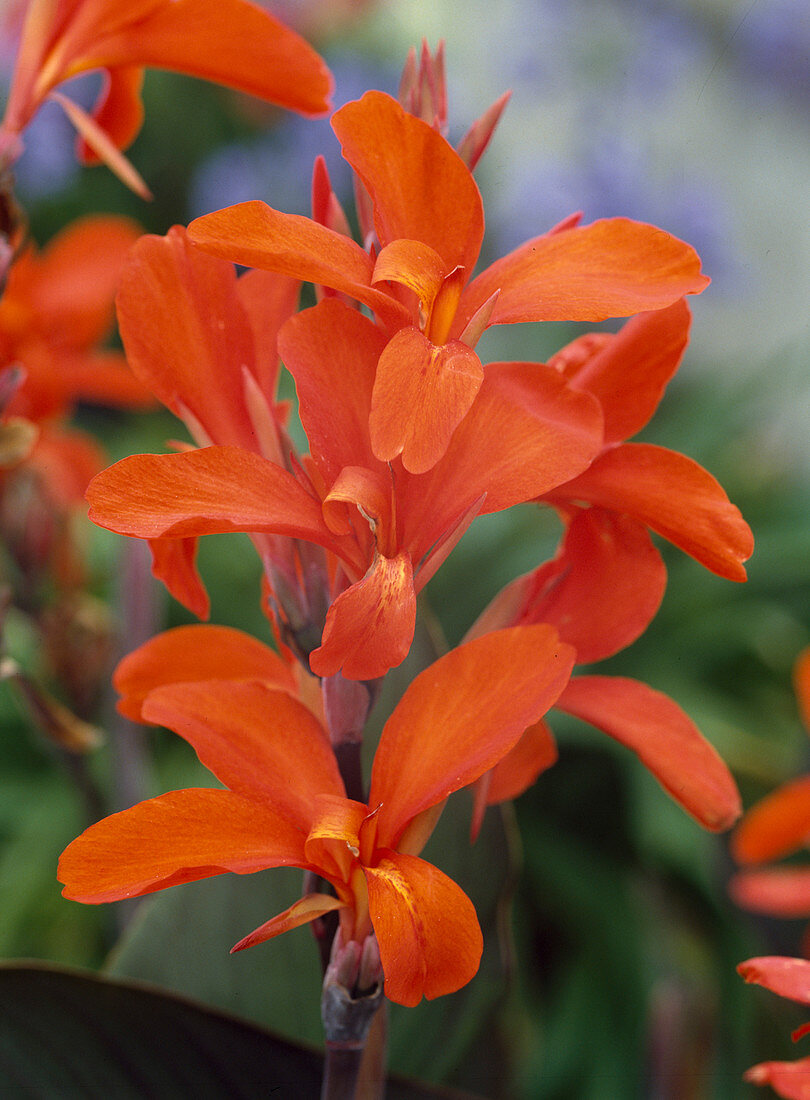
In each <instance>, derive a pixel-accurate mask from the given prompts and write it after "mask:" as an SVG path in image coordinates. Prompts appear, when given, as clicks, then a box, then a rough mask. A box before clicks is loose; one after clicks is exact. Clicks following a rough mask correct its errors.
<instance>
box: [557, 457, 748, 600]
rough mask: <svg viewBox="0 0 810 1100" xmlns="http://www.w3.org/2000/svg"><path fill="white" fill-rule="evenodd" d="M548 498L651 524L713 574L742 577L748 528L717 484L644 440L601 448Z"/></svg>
mask: <svg viewBox="0 0 810 1100" xmlns="http://www.w3.org/2000/svg"><path fill="white" fill-rule="evenodd" d="M549 499H550V500H554V499H567V500H574V501H579V500H582V501H589V502H590V503H592V504H598V505H599V506H600V507H602V508H608V509H612V510H614V511H616V512H626V513H627V514H629V515H631V516H635V517H636V519H639V520H641V522H642V523H646V524H647V525H648V526H649V527H652V529H653V531H657V532H658V534H659V535H663V536H664V538H666V539H669V541H670V542H673V543H674V544H675V545H676V546H678V547H680V549H681V550H683V551H685V552H686V553H687V554H690V555H691V556H692V557H693V558H695V559H696V560H697V561H699V562H700V563H701V565H705V566H706V568H707V569H710V570H711V571H712V572H713V573H717V574H718V575H719V576H721V577H727V578H728V579H729V580H732V581H744V580H745V577H746V573H745V569H744V568H743V565H742V563H743V562H744V561H746V560H747V559H748V558H750V556H751V554H752V552H753V549H754V540H753V536H752V534H751V529H750V528H749V526H748V524H747V523H746V522H745V520H744V519H743V518H742V516H741V515H740V512H739V509H738V508H736V507H735V506H734V505H733V504H732V503H731V502H730V501H729V499H728V497H727V496H726V494H725V493H724V492H723V489H722V486H721V485H719V484H718V482H717V481H716V480H715V479H714V478H713V477H712V475H711V474H710V473H708V471H706V470H704V469H703V467H702V466H699V465H698V464H697V463H696V462H693V461H692V459H691V458H687V457H686V455H682V454H679V453H678V452H677V451H668V450H666V449H665V448H664V447H656V446H653V445H652V444H649V443H623V444H620V445H619V446H618V447H614V448H613V449H612V450H608V451H605V452H604V454H602V455H600V456H599V458H597V459H596V461H595V462H594V463H593V464H592V465H591V466H590V467H589V468H588V469H587V470H586V471H585V473H583V474H580V475H579V477H577V478H575V479H574V480H573V481H570V482H568V483H567V484H566V485H564V486H561V487H560V489H559V490H555V491H554V492H553V493H551V494H549Z"/></svg>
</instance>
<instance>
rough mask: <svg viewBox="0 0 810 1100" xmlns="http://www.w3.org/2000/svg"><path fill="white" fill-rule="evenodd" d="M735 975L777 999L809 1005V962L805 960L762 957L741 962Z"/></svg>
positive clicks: (777, 956)
mask: <svg viewBox="0 0 810 1100" xmlns="http://www.w3.org/2000/svg"><path fill="white" fill-rule="evenodd" d="M737 973H738V974H741V975H742V976H743V978H745V980H746V981H747V982H751V983H753V984H754V985H762V986H764V987H765V988H766V989H770V991H771V993H776V994H777V995H778V996H779V997H789V998H790V1000H792V1001H800V1002H801V1003H802V1004H805V1005H810V961H808V960H807V959H789V958H785V957H783V956H781V955H762V956H760V957H758V958H755V959H747V960H746V961H745V962H741V963H740V965H739V966H738V967H737Z"/></svg>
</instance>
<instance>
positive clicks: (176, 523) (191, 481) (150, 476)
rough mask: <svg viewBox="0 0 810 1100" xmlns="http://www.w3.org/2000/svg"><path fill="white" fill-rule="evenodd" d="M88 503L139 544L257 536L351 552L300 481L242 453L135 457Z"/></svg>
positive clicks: (111, 473)
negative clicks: (246, 534)
mask: <svg viewBox="0 0 810 1100" xmlns="http://www.w3.org/2000/svg"><path fill="white" fill-rule="evenodd" d="M87 499H88V501H89V503H90V518H91V519H92V520H93V521H94V522H95V523H97V524H98V525H99V526H100V527H109V528H110V530H113V531H118V532H119V534H122V535H132V536H134V537H136V538H149V539H153V538H191V537H196V536H198V535H208V534H213V533H215V532H223V531H252V532H267V533H270V534H277V535H288V536H289V537H291V538H302V539H306V540H308V541H309V542H316V543H318V544H319V545H320V546H325V547H326V548H327V549H329V550H333V551H334V552H335V553H337V554H339V555H340V554H341V553H342V552H345V549H346V548H345V546H344V545H343V544H341V543H339V542H337V541H336V539H335V537H334V536H333V535H332V533H331V532H330V530H329V528H328V527H327V526H326V524H325V523H324V521H323V515H322V512H321V505H320V502H319V501H317V500H315V498H314V497H311V496H310V495H309V494H308V493H307V492H306V491H305V490H304V489H303V488H302V487H301V486H300V485H299V483H298V482H297V481H296V480H295V478H294V477H293V476H292V474H289V473H288V472H287V471H286V470H284V469H282V468H281V467H280V466H276V465H274V464H273V463H272V462H268V461H267V460H266V459H264V458H262V457H261V456H259V455H256V454H253V453H252V452H251V451H245V450H242V448H240V447H205V448H203V449H201V450H197V451H186V452H183V453H180V454H171V455H132V456H131V457H130V458H124V459H122V460H121V461H120V462H116V463H115V465H114V466H111V467H110V468H109V469H108V470H104V471H103V473H101V474H99V475H98V476H97V477H96V478H94V479H93V481H92V482H91V484H90V486H89V488H88V490H87Z"/></svg>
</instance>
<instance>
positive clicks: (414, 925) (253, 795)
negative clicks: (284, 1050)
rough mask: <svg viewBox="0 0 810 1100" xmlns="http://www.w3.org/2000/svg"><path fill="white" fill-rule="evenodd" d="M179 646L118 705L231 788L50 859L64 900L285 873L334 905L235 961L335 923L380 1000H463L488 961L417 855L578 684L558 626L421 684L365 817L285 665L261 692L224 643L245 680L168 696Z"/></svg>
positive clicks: (143, 659)
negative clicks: (314, 882)
mask: <svg viewBox="0 0 810 1100" xmlns="http://www.w3.org/2000/svg"><path fill="white" fill-rule="evenodd" d="M191 629H192V631H194V630H196V631H197V632H199V631H203V632H207V631H209V630H211V628H207V627H197V628H191ZM230 633H231V634H235V632H230ZM184 637H188V635H186V636H184ZM208 637H210V635H209V636H208ZM196 638H199V639H201V640H202V635H200V634H199V633H197V635H196ZM175 641H176V642H177V643H178V644H180V638H179V636H177V635H174V636H173V637H172V636H171V633H170V635H165V636H163V640H162V641H161V642H159V643H157V644H156V643H155V642H152V643H147V646H146V647H144V652H142V653H140V654H139V655H137V656H135V655H133V657H132V658H128V659H127V661H126V662H125V663H124V666H122V671H121V673H120V677H119V683H121V684H122V686H124V687H125V689H126V690H128V699H129V702H128V703H127V707H128V708H132V707H133V706H134V708H135V710H137V711H138V712H139V713H140V715H141V716H142V718H143V719H144V720H146V721H149V722H155V723H159V724H162V725H165V726H168V727H169V728H171V729H174V730H175V731H176V732H177V733H179V734H180V735H181V736H182V737H184V738H185V739H186V740H188V741H189V742H190V743H191V744H192V745H193V747H194V748H195V750H196V751H197V754H198V756H199V758H200V760H201V761H202V762H203V763H204V764H205V765H206V766H207V767H209V768H210V769H211V770H212V771H213V772H214V773H215V775H216V776H217V777H218V778H219V779H220V780H221V781H222V782H223V783H224V784H225V785H226V787H227V789H226V790H216V789H211V790H208V789H198V790H185V791H175V792H173V793H171V794H166V795H162V796H160V797H158V798H154V799H150V800H149V801H147V802H143V803H140V804H139V805H137V806H134V807H133V808H132V809H129V810H124V811H123V812H121V813H118V814H115V815H113V816H112V817H109V818H106V819H105V820H104V821H101V822H99V823H98V824H97V825H93V826H91V828H90V829H88V830H87V831H86V832H85V833H83V834H82V836H80V837H79V838H78V839H77V840H75V841H74V842H73V843H72V844H71V845H70V846H69V847H68V848H67V849H66V851H65V852H64V853H63V855H62V858H61V860H60V864H59V878H60V881H61V882H62V883H64V886H65V889H64V891H63V892H64V894H65V896H66V897H69V898H73V899H75V900H77V901H83V902H90V903H97V902H107V901H115V900H118V899H121V898H127V897H137V896H139V895H142V894H147V893H151V892H153V891H155V890H160V889H164V888H165V887H167V886H173V885H177V884H180V883H183V882H191V881H194V880H196V879H201V878H207V877H210V876H211V875H216V874H222V873H224V872H226V871H232V872H235V873H237V874H249V873H252V872H254V871H260V870H263V869H265V868H269V867H278V866H282V865H293V866H296V867H301V868H303V869H305V870H309V871H312V872H313V873H314V874H316V875H318V876H319V877H320V878H322V879H324V880H325V881H326V882H328V883H330V884H331V885H332V887H333V888H334V890H335V895H336V896H331V895H326V894H318V893H315V894H308V895H305V896H304V897H303V898H302V899H301V900H300V901H298V902H296V903H295V904H294V905H293V906H291V907H290V908H289V909H288V910H286V911H285V912H284V913H281V914H279V915H278V916H277V917H274V918H273V919H272V920H270V921H268V922H267V923H266V924H263V925H262V926H261V927H260V928H257V929H256V930H255V931H254V932H252V933H251V934H250V935H248V936H247V937H245V939H243V940H242V941H240V943H239V944H237V945H236V948H235V949H236V950H241V949H242V948H245V947H250V946H252V945H254V944H258V943H261V942H263V941H264V940H267V939H269V938H271V937H273V936H276V935H279V934H280V933H282V932H285V931H287V930H289V929H292V928H295V927H297V926H299V925H301V924H305V923H307V922H310V921H313V920H315V919H316V918H318V917H320V916H323V915H324V914H325V913H328V912H331V911H337V913H338V917H339V920H340V924H341V930H342V934H343V941H344V942H349V941H354V942H356V943H358V944H362V943H363V942H364V941H365V940H366V938H367V937H368V936H369V935H370V934H371V933H372V932H373V934H374V936H375V937H376V941H377V944H378V947H379V954H380V959H381V962H382V968H383V972H384V974H385V993H386V996H388V998H389V999H390V1000H393V1001H396V1002H398V1003H400V1004H406V1005H414V1004H418V1002H419V1001H420V1000H421V999H422V997H423V996H426V997H428V998H433V997H438V996H441V995H443V994H446V993H450V992H453V991H454V990H456V989H458V988H460V987H461V986H462V985H464V984H466V983H467V982H468V981H469V980H470V979H471V978H472V977H473V976H474V974H475V973H476V971H477V969H478V964H479V959H480V956H481V950H482V937H481V931H480V928H479V927H478V921H477V919H476V916H475V911H474V909H473V906H472V904H471V902H470V901H469V899H468V898H467V896H466V895H465V894H464V893H463V892H462V891H461V890H460V889H459V887H458V886H456V884H455V883H454V882H452V881H451V880H450V879H449V878H447V876H445V875H444V874H442V872H441V871H439V870H438V869H437V868H436V867H434V866H433V865H432V864H430V863H427V862H426V861H425V860H422V859H420V858H419V853H420V852H421V851H422V849H423V847H424V845H425V843H426V842H427V840H428V838H429V836H430V833H431V832H432V829H433V827H434V826H435V824H436V821H437V820H438V816H439V814H440V812H441V807H442V805H443V803H444V801H445V799H446V798H447V797H448V795H450V794H452V793H453V792H454V791H457V790H459V789H460V788H462V787H464V786H467V785H469V784H470V783H473V782H474V781H475V780H476V779H477V778H478V777H479V776H480V775H481V774H482V773H483V772H485V771H487V770H488V769H489V768H491V767H492V766H493V765H494V764H496V763H497V761H498V760H499V759H501V757H503V756H504V755H505V754H506V753H508V752H509V750H510V749H511V748H512V747H513V745H514V744H515V743H516V742H517V740H518V738H519V737H520V735H521V734H522V732H523V730H524V729H526V727H527V726H529V725H530V724H532V723H534V722H536V721H537V720H538V719H539V718H540V717H541V716H542V714H544V713H545V711H546V710H547V709H548V708H549V706H551V705H552V704H553V703H554V701H555V699H556V698H557V697H558V695H559V694H560V692H561V691H562V689H563V687H564V685H565V683H566V681H567V679H568V676H569V675H570V672H571V668H572V665H573V660H574V651H573V650H572V649H571V647H570V646H566V645H565V644H564V643H561V642H560V641H559V639H558V637H557V634H556V632H555V630H554V629H553V628H552V627H550V626H546V625H541V626H530V627H517V628H513V629H511V630H504V631H497V632H495V633H492V634H489V635H487V636H485V637H483V638H479V639H476V640H475V641H472V642H469V643H466V644H465V645H462V646H460V647H459V648H458V649H456V650H453V651H451V652H450V653H448V654H447V655H446V656H444V657H442V658H440V659H439V660H438V661H437V662H436V663H435V664H433V665H431V666H430V667H429V668H427V669H426V670H425V671H424V672H422V673H421V674H420V675H419V676H417V677H416V679H415V680H413V682H412V683H411V684H410V686H409V687H408V689H407V690H406V692H405V694H404V696H403V697H402V699H401V700H400V702H399V704H398V705H397V707H396V709H395V710H394V712H393V714H392V715H391V717H390V718H389V719H388V721H387V722H386V724H385V727H384V729H383V733H382V736H381V738H380V743H379V746H378V748H377V751H376V754H375V758H374V766H373V769H372V774H371V786H370V790H369V797H368V804H367V805H366V804H363V803H360V802H357V801H353V800H351V799H347V798H346V794H345V789H344V786H343V781H342V780H341V778H340V774H339V772H338V768H337V764H336V759H335V755H334V752H333V750H332V747H331V745H330V743H329V739H328V736H327V734H326V733H325V731H324V729H323V727H322V726H321V724H320V722H319V721H318V719H317V718H316V717H315V715H314V714H313V712H312V711H311V710H310V709H309V708H308V707H307V706H305V705H304V704H303V703H302V702H300V701H299V699H298V698H296V696H295V695H294V694H292V693H290V692H289V691H287V690H279V686H280V685H279V678H280V677H283V675H284V673H283V670H282V668H281V667H280V662H279V661H278V658H275V659H274V660H273V661H270V662H269V665H267V666H266V667H268V668H269V671H270V678H269V679H266V678H264V677H262V673H261V671H260V667H261V664H262V662H264V661H265V658H264V657H263V656H262V655H261V652H260V650H259V649H258V648H257V643H253V645H252V646H251V645H248V646H246V645H245V643H244V642H243V641H241V640H240V639H238V638H236V637H232V638H230V637H229V639H228V640H226V645H225V653H226V666H227V669H228V670H229V672H230V674H232V675H233V674H235V673H238V672H239V670H240V669H241V671H242V675H241V676H240V677H239V679H235V680H224V679H222V678H217V679H214V680H211V679H204V680H195V681H185V682H167V673H166V665H165V662H164V660H163V655H164V653H165V652H166V650H167V649H168V648H169V646H171V644H172V642H175ZM193 648H194V650H195V652H196V653H197V654H198V656H199V654H201V653H205V654H206V656H203V657H202V658H201V660H197V658H196V657H191V658H190V659H189V658H187V656H181V657H180V658H179V660H178V661H175V662H170V668H172V672H170V673H169V675H174V674H180V675H189V674H191V675H195V674H199V673H200V672H202V674H203V675H208V670H209V669H210V668H211V665H212V662H211V659H210V654H211V649H210V646H208V644H207V641H203V642H202V647H199V646H196V644H195V645H194V647H193ZM257 676H258V677H262V678H259V679H257V678H256V677H257ZM155 685H157V686H155ZM437 733H439V734H440V736H437Z"/></svg>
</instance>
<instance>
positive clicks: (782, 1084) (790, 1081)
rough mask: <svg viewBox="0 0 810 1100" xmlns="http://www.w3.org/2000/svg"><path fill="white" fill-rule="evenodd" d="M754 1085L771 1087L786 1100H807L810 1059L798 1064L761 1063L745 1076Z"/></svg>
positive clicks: (746, 1072) (797, 1062)
mask: <svg viewBox="0 0 810 1100" xmlns="http://www.w3.org/2000/svg"><path fill="white" fill-rule="evenodd" d="M743 1080H744V1081H749V1082H750V1083H751V1084H752V1085H770V1086H771V1088H772V1089H773V1090H774V1091H775V1092H777V1093H778V1094H779V1095H780V1096H783V1097H785V1100H807V1098H808V1096H810V1058H800V1059H798V1061H796V1062H760V1063H759V1064H758V1065H756V1066H751V1068H750V1069H748V1070H746V1071H745V1073H744V1074H743Z"/></svg>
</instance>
